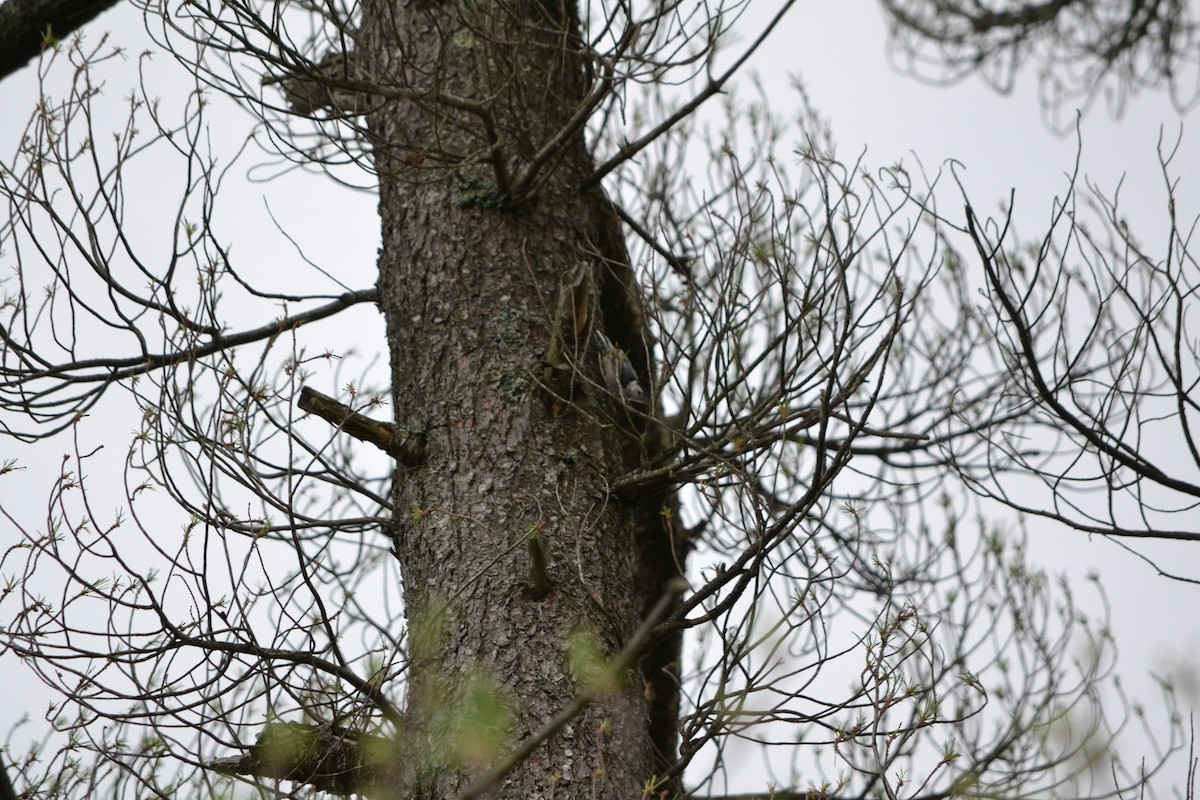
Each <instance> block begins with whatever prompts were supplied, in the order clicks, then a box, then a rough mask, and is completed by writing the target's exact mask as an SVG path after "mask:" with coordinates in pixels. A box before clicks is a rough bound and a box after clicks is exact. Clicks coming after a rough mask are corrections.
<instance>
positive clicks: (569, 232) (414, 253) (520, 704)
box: [358, 0, 674, 798]
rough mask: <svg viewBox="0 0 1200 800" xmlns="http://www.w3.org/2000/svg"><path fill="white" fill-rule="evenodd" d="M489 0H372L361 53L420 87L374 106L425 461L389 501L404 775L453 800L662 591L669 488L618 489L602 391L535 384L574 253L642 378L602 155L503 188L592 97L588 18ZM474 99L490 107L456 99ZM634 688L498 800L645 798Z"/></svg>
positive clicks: (573, 687) (396, 328) (524, 770)
mask: <svg viewBox="0 0 1200 800" xmlns="http://www.w3.org/2000/svg"><path fill="white" fill-rule="evenodd" d="M483 5H487V4H481V5H475V6H470V7H469V8H468V7H467V4H465V3H464V4H461V5H460V6H455V5H454V4H446V5H440V4H437V3H428V2H422V1H421V0H414V1H413V2H399V0H376V2H372V3H368V4H366V5H365V13H364V23H363V30H362V34H361V36H360V40H359V43H358V50H359V53H360V55H362V56H363V57H364V60H363V61H362V62H361V64H360V66H361V68H362V69H364V70H365V71H366V73H367V74H368V76H369V78H368V79H369V80H370V81H371V82H372V83H373V84H376V85H379V86H381V87H383V93H384V96H385V97H387V87H389V86H399V87H406V89H408V90H411V89H414V88H416V89H421V90H422V91H424V90H425V89H427V90H428V93H426V94H424V95H423V96H421V97H414V95H413V94H412V93H411V91H410V92H409V94H407V95H404V96H398V95H397V93H394V94H393V96H392V97H391V98H390V99H387V100H385V101H384V102H381V104H380V107H379V108H378V109H376V110H375V111H374V112H373V113H372V114H371V115H370V117H369V120H370V125H371V130H372V136H373V141H372V146H373V148H374V158H375V165H376V168H377V170H378V172H379V176H380V183H381V186H380V206H379V210H380V216H381V219H382V224H383V246H382V250H381V252H380V255H379V270H380V283H379V288H380V304H381V306H382V310H383V313H384V316H385V319H386V322H387V335H388V346H389V351H390V354H391V374H392V376H393V386H392V399H393V402H394V404H395V414H396V421H397V424H398V425H399V426H401V427H402V428H406V429H408V430H409V431H412V432H414V433H415V434H417V435H419V436H421V437H422V438H423V441H424V452H425V457H424V460H423V461H422V462H421V463H420V464H418V465H415V466H411V467H400V468H399V471H398V474H397V482H396V489H395V493H394V499H395V503H396V509H397V512H396V520H395V531H394V542H395V553H396V557H397V558H398V559H399V561H400V563H401V565H402V573H403V580H404V591H405V597H406V608H407V614H408V623H409V627H408V630H409V634H408V636H409V640H408V653H409V672H408V681H409V683H408V691H409V694H408V704H407V713H408V716H409V719H410V721H411V724H412V727H413V730H412V731H410V732H409V734H408V735H407V736H406V738H405V740H404V742H403V743H402V755H401V756H400V760H403V761H404V762H405V763H404V764H402V765H398V766H397V772H396V775H397V776H399V777H397V778H396V781H397V783H398V784H404V785H403V786H398V788H399V789H400V791H399V792H398V794H403V795H404V796H407V797H437V798H446V797H452V796H454V794H455V793H456V792H458V791H461V790H463V789H464V788H465V787H467V786H468V785H469V784H470V783H471V781H472V780H473V779H474V778H475V777H476V776H477V775H478V774H479V773H480V772H481V771H482V770H483V768H485V767H486V766H487V765H488V764H489V763H490V762H492V761H494V759H495V757H496V756H497V755H498V753H499V752H502V751H503V750H504V749H507V748H508V747H509V746H511V745H512V744H514V743H515V742H518V741H520V740H523V739H525V738H526V737H528V736H530V735H531V734H532V733H534V732H535V731H537V730H538V729H539V728H541V727H542V726H543V725H544V724H545V723H546V722H547V721H548V720H549V719H551V718H552V717H553V716H554V715H555V714H557V713H559V712H560V711H562V710H563V709H564V708H566V707H567V706H569V705H570V704H571V702H572V700H573V699H575V698H576V697H577V696H578V695H579V694H580V693H581V692H583V691H584V690H585V689H587V687H588V684H589V677H588V676H589V670H590V668H591V667H594V666H595V665H596V664H597V663H600V662H602V661H603V660H604V659H610V658H611V657H612V656H614V655H615V654H616V653H617V652H618V651H619V650H620V649H621V648H622V646H623V645H624V644H625V643H626V642H627V641H628V639H629V637H630V636H631V634H632V633H633V632H634V630H635V629H636V628H637V627H638V625H639V623H640V622H641V620H642V618H643V615H644V614H645V612H646V609H647V608H648V607H649V606H650V605H652V604H653V603H654V601H655V600H656V599H657V597H658V595H660V594H661V591H662V586H661V580H660V579H659V578H655V579H653V580H649V582H648V580H647V575H646V566H645V558H646V552H647V551H648V550H652V549H653V548H647V547H645V546H644V545H642V544H640V543H642V542H645V541H646V537H648V536H649V537H658V536H660V535H661V531H662V522H661V515H660V514H659V510H660V508H661V499H657V500H646V501H642V502H639V503H631V502H622V501H619V500H617V499H616V498H614V497H612V496H610V495H609V494H608V493H607V492H606V485H607V483H608V482H609V481H611V480H613V479H614V478H615V477H616V476H618V475H619V474H620V473H621V471H622V470H624V469H627V468H629V467H630V466H631V465H632V463H633V462H634V461H636V460H637V459H638V458H639V455H638V454H639V452H641V448H639V446H638V445H637V441H636V428H633V429H631V426H630V425H628V424H625V425H623V424H621V415H620V414H619V413H617V409H616V408H614V403H613V399H612V398H611V397H607V396H605V395H604V394H603V393H602V392H599V391H594V390H591V391H583V390H581V391H577V392H575V393H574V394H573V395H572V396H571V397H570V398H562V399H560V400H555V399H553V398H552V397H551V395H550V394H549V393H547V392H546V390H545V388H544V385H543V382H542V377H543V374H544V369H545V356H546V353H547V351H548V349H549V347H550V342H551V338H552V335H553V334H554V328H555V309H556V304H557V302H558V297H559V294H560V291H561V290H562V287H563V285H564V280H565V279H566V276H567V275H568V274H569V273H571V272H572V271H573V270H576V271H578V270H577V268H578V267H579V266H580V265H586V267H585V268H584V269H585V271H586V272H589V273H590V276H591V277H590V280H589V282H588V284H587V285H588V286H589V287H591V291H590V292H589V296H588V298H587V306H588V310H589V313H590V315H591V316H589V317H588V322H589V325H590V326H592V327H595V328H597V329H598V328H604V327H608V328H609V330H608V331H607V333H608V335H609V336H610V337H612V338H613V339H614V340H616V341H620V342H624V343H626V344H627V345H628V344H629V343H631V342H636V343H639V344H641V348H640V351H641V352H640V354H634V360H635V363H638V364H639V365H640V368H641V370H642V371H641V375H642V377H643V379H644V378H645V375H646V372H645V371H644V370H645V369H646V368H647V357H646V352H647V348H646V347H645V346H644V341H645V339H644V333H643V331H642V330H641V328H640V325H641V320H640V317H639V315H638V306H637V305H636V303H634V302H632V300H633V298H631V297H630V296H628V293H627V292H626V293H624V294H623V293H622V291H621V287H622V286H626V285H627V282H628V276H629V274H630V273H629V268H628V257H627V254H626V253H625V252H624V245H623V243H622V242H621V240H620V236H619V231H618V230H617V228H616V227H615V226H616V221H615V218H614V217H613V215H612V209H611V207H610V206H609V205H608V204H607V202H606V201H605V200H604V199H603V197H602V196H599V195H598V194H596V193H594V192H593V193H592V194H590V195H589V194H585V193H582V192H581V191H580V189H579V187H580V185H581V183H582V179H583V178H584V177H585V176H586V175H587V174H588V172H589V170H590V168H591V162H590V156H589V154H588V152H587V150H586V148H585V147H584V142H583V134H582V132H579V133H577V134H575V135H573V136H572V140H571V141H570V142H568V143H567V144H566V145H564V146H563V147H562V148H561V149H560V151H559V153H558V155H557V156H556V158H555V160H554V162H553V165H552V167H551V168H548V169H547V170H545V171H544V172H543V174H542V175H541V180H540V181H538V182H537V188H536V191H535V192H532V193H530V194H528V195H525V196H514V195H512V194H508V193H506V192H507V191H508V190H509V189H511V187H506V186H504V185H503V183H504V178H505V177H506V176H507V175H515V174H517V173H519V172H520V170H521V169H522V168H523V167H525V166H526V165H528V164H529V163H530V162H531V159H532V158H533V154H534V153H535V152H536V151H537V150H538V149H539V148H540V147H541V146H542V145H543V144H544V143H545V142H546V141H547V140H548V139H549V137H550V136H552V135H553V134H555V133H556V132H558V131H559V130H560V129H561V128H562V127H563V125H564V124H565V122H566V121H567V118H568V116H569V115H570V114H571V112H572V111H573V110H574V109H575V108H576V106H577V104H578V103H579V101H580V99H581V98H582V96H583V95H584V93H585V91H586V90H587V88H588V87H587V85H586V82H585V72H584V67H583V64H582V61H581V58H580V56H579V54H578V53H576V52H569V51H568V50H567V49H566V47H565V46H564V42H569V41H575V40H576V39H577V37H576V36H575V27H576V22H575V20H574V19H573V18H572V15H571V13H569V12H568V11H565V10H563V9H558V10H557V11H555V10H554V9H547V8H546V7H545V6H541V5H537V4H530V5H524V4H521V3H512V4H499V5H494V6H488V7H482V6H483ZM435 91H436V92H438V93H440V94H439V95H438V96H436V97H435V96H434V92H435ZM448 97H452V98H455V99H453V100H449V101H448V100H447V99H446V98H448ZM472 103H477V104H479V106H480V107H482V109H484V113H482V114H480V113H476V112H478V111H479V109H475V110H471V111H464V110H463V108H464V107H466V106H467V105H468V104H472ZM489 148H491V149H490V151H489ZM498 165H499V166H498ZM614 231H617V235H615V236H614ZM605 287H608V288H607V290H606V288H605ZM613 287H617V288H616V289H614V288H613ZM606 320H607V323H606ZM618 326H624V327H623V329H622V330H616V328H617V327H618ZM628 326H634V327H633V328H630V327H628ZM591 341H592V340H591V339H590V338H586V335H585V338H581V339H580V340H579V341H577V342H575V343H574V344H575V350H576V353H575V355H577V356H578V357H579V358H578V363H580V364H584V365H586V364H587V363H593V364H594V363H595V358H594V357H592V356H594V351H593V350H589V349H588V348H589V347H591V345H590V344H589V342H591ZM568 399H569V402H564V400H568ZM626 422H628V418H626ZM534 538H536V543H535V544H531V542H530V540H531V539H534ZM656 541H659V540H657V539H656ZM542 555H544V556H545V570H544V573H543V571H542V569H541V566H540V561H541V559H540V557H541V556H542ZM535 556H536V557H535ZM669 571H670V570H668V572H669ZM659 572H663V570H661V569H660V570H659ZM547 590H548V591H547ZM624 677H625V680H623V681H621V682H620V684H619V685H615V686H614V687H613V690H612V691H611V692H610V693H608V694H606V695H605V696H604V698H603V699H602V700H601V701H599V702H598V703H596V704H594V705H593V706H592V707H591V708H589V709H587V710H585V711H584V712H583V713H581V714H580V715H579V716H578V717H576V718H575V719H574V720H573V721H572V722H571V723H569V724H568V725H567V726H566V727H565V728H564V729H563V730H562V731H561V732H560V733H559V734H558V735H556V736H554V737H551V738H550V739H549V740H548V741H547V742H546V743H545V744H543V745H542V746H541V747H540V748H539V749H538V750H537V751H536V752H535V753H534V754H533V755H532V757H531V758H529V759H527V760H526V761H525V762H524V763H523V764H522V765H521V766H519V767H518V768H517V769H516V770H514V771H513V772H511V773H510V774H509V775H508V776H507V777H506V778H504V780H503V781H502V782H501V784H500V786H499V787H498V790H497V793H496V795H495V796H504V797H520V798H530V797H538V796H546V797H549V796H550V795H551V794H553V796H554V797H556V798H567V797H575V796H580V797H583V796H586V797H621V798H634V797H638V796H640V793H641V790H642V787H643V785H644V783H645V781H646V780H647V779H648V778H649V777H650V776H651V775H652V774H653V773H654V772H655V771H656V766H657V765H656V759H655V755H654V750H655V747H654V745H653V744H652V737H651V733H650V724H649V716H650V713H651V712H650V709H649V703H648V701H647V695H648V694H649V693H648V692H647V691H646V688H645V686H644V682H643V679H642V677H641V675H640V674H637V673H636V671H630V673H629V674H628V675H626V676H624ZM668 685H669V684H668ZM661 699H662V698H660V702H661ZM671 699H673V698H671ZM493 700H495V701H498V702H499V705H500V706H502V708H500V709H499V710H497V708H495V707H493V706H491V705H489V703H490V702H492V701H493ZM671 707H673V704H671ZM504 709H507V710H508V712H509V716H505V713H504ZM660 716H661V715H660ZM673 723H674V720H673V719H672V720H671V725H672V726H673ZM493 735H495V736H496V738H494V739H493V738H492V736H493ZM497 742H503V744H501V745H497ZM495 746H498V747H499V749H496V747H495ZM661 746H662V745H661V744H660V747H661Z"/></svg>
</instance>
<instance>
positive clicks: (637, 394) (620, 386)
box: [596, 331, 646, 407]
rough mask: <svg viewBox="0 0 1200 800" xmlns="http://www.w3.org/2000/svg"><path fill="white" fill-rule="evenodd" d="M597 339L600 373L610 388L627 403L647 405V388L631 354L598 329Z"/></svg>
mask: <svg viewBox="0 0 1200 800" xmlns="http://www.w3.org/2000/svg"><path fill="white" fill-rule="evenodd" d="M596 341H597V343H598V344H599V345H600V374H601V375H603V376H604V383H605V385H606V386H607V387H608V390H609V391H610V392H612V393H613V394H614V395H616V396H617V397H619V398H620V399H621V401H622V402H623V403H625V404H626V405H630V406H639V407H643V406H645V405H646V390H645V389H643V388H642V384H641V382H640V381H639V380H638V375H637V370H635V369H634V368H633V364H631V363H630V361H629V356H627V355H625V351H624V350H622V349H621V348H619V347H617V346H616V345H615V344H613V343H612V340H611V339H609V338H608V337H607V336H605V335H604V334H603V333H601V332H600V331H596Z"/></svg>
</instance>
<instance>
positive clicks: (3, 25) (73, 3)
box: [0, 0, 117, 78]
mask: <svg viewBox="0 0 1200 800" xmlns="http://www.w3.org/2000/svg"><path fill="white" fill-rule="evenodd" d="M116 4H117V0H4V2H3V3H0V78H3V77H6V76H8V75H11V74H12V73H14V72H16V71H17V70H19V69H20V68H21V67H23V66H25V65H26V64H28V63H29V62H30V61H31V60H33V59H34V58H36V57H37V55H38V53H40V52H42V50H43V48H45V47H46V46H47V42H48V41H49V40H48V35H52V36H53V37H54V38H56V39H59V40H62V39H65V38H66V37H67V36H68V35H70V34H71V33H74V32H75V31H76V30H77V29H78V28H80V27H81V26H82V25H84V24H86V23H88V22H90V21H91V20H93V19H95V18H96V17H97V16H98V15H99V14H100V13H101V12H102V11H105V10H107V9H109V8H111V7H112V6H115V5H116Z"/></svg>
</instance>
